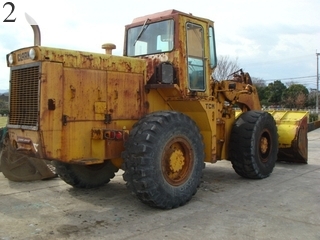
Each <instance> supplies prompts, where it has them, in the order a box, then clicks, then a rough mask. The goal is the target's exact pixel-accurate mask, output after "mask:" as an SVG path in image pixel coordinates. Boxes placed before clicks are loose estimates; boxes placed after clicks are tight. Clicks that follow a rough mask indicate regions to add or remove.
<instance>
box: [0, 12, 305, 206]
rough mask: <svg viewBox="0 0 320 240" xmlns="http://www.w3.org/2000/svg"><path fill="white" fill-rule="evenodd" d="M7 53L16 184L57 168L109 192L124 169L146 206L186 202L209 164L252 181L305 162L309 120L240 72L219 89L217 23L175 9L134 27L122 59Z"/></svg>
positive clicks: (73, 180) (7, 158)
mask: <svg viewBox="0 0 320 240" xmlns="http://www.w3.org/2000/svg"><path fill="white" fill-rule="evenodd" d="M32 27H33V29H34V35H35V43H34V45H33V46H30V47H26V48H22V49H18V50H15V51H13V52H11V53H9V54H8V55H7V56H6V59H7V65H8V67H10V103H9V106H10V115H9V118H8V123H7V133H6V137H5V147H4V150H3V154H2V158H1V162H2V163H1V164H2V171H3V174H4V175H5V176H6V177H7V178H8V179H10V180H13V181H25V180H34V179H45V178H50V177H53V175H54V173H52V171H50V170H51V169H49V168H48V167H47V162H52V163H53V165H54V167H55V172H56V173H57V174H58V175H59V177H60V178H61V179H62V180H64V181H65V182H66V183H67V184H70V185H71V186H73V187H76V188H94V187H99V186H101V185H104V184H106V183H108V182H109V181H110V179H112V178H113V177H114V176H115V172H117V171H118V170H119V169H122V170H123V171H124V173H123V179H124V181H125V182H126V186H127V187H128V189H129V190H130V191H131V192H132V193H134V194H135V195H136V196H137V198H138V199H139V200H141V201H142V202H143V203H145V204H147V205H149V206H152V207H156V208H162V209H171V208H176V207H179V206H182V205H184V204H185V203H186V202H188V201H189V200H190V199H191V198H192V196H193V195H194V194H195V193H196V191H197V188H198V187H199V185H200V181H201V177H202V170H203V169H204V167H205V163H215V162H217V161H218V160H228V161H231V163H232V166H233V168H234V170H235V172H236V173H237V174H239V175H240V176H242V177H245V178H251V179H262V178H266V177H268V176H269V175H270V174H271V173H272V171H273V168H274V166H275V163H276V161H277V160H284V161H291V162H301V163H307V118H308V114H307V112H291V111H288V112H286V111H282V112H280V111H274V112H267V111H263V110H262V109H261V104H260V101H259V97H258V93H257V89H256V88H255V86H254V85H253V84H252V81H251V78H250V75H249V74H248V73H246V72H244V71H242V70H239V71H237V72H235V73H233V77H232V78H231V79H226V80H221V81H217V80H216V79H214V78H213V71H214V69H215V68H216V66H217V56H216V48H215V35H214V23H213V21H211V20H209V19H206V18H202V17H196V16H193V15H192V14H187V13H183V12H180V11H177V10H167V11H163V12H159V13H155V14H151V15H147V16H142V17H138V18H135V19H134V20H133V22H132V23H131V24H128V25H126V26H125V39H124V50H123V56H116V55H113V54H112V50H113V49H115V48H116V46H115V45H114V44H111V43H107V44H103V45H102V48H103V49H104V50H105V53H92V52H84V51H74V50H67V49H58V48H51V47H44V46H41V37H40V35H41V34H40V30H39V27H38V26H37V25H32Z"/></svg>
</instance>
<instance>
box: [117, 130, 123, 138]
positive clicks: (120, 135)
mask: <svg viewBox="0 0 320 240" xmlns="http://www.w3.org/2000/svg"><path fill="white" fill-rule="evenodd" d="M122 138H123V135H122V132H120V131H116V132H115V139H117V140H121V139H122Z"/></svg>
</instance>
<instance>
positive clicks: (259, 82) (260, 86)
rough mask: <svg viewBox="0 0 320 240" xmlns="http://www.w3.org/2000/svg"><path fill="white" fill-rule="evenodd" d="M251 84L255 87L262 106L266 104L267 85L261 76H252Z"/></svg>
mask: <svg viewBox="0 0 320 240" xmlns="http://www.w3.org/2000/svg"><path fill="white" fill-rule="evenodd" d="M251 80H252V84H253V85H254V86H255V87H256V88H257V91H258V96H259V99H260V103H261V105H262V106H268V105H269V103H268V98H267V96H266V89H267V85H266V82H265V80H263V79H261V78H256V77H252V78H251Z"/></svg>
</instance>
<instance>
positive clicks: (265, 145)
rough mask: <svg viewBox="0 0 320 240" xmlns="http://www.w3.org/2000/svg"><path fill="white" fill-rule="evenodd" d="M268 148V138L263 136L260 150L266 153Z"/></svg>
mask: <svg viewBox="0 0 320 240" xmlns="http://www.w3.org/2000/svg"><path fill="white" fill-rule="evenodd" d="M267 150H268V139H267V138H266V137H262V138H261V139H260V151H261V152H262V153H263V154H265V153H266V152H267Z"/></svg>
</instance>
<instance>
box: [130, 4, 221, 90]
mask: <svg viewBox="0 0 320 240" xmlns="http://www.w3.org/2000/svg"><path fill="white" fill-rule="evenodd" d="M160 16H161V17H160ZM124 55H125V56H129V57H138V58H143V59H146V60H147V62H148V63H147V78H148V84H153V86H154V88H156V87H164V86H159V85H161V84H178V85H179V87H180V88H181V89H185V88H186V89H188V92H206V91H207V90H208V88H209V79H210V76H211V73H212V71H213V69H214V68H215V67H216V64H217V60H216V59H217V58H216V51H215V40H214V29H213V22H212V21H211V20H208V19H204V18H198V17H195V16H193V15H191V14H186V13H183V12H179V11H176V10H168V11H165V12H161V13H156V14H152V15H148V16H144V17H140V18H136V19H134V20H133V22H132V24H130V25H127V26H126V37H125V47H124ZM185 70H187V71H185ZM157 85H158V86H157Z"/></svg>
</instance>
